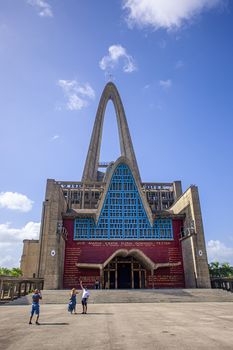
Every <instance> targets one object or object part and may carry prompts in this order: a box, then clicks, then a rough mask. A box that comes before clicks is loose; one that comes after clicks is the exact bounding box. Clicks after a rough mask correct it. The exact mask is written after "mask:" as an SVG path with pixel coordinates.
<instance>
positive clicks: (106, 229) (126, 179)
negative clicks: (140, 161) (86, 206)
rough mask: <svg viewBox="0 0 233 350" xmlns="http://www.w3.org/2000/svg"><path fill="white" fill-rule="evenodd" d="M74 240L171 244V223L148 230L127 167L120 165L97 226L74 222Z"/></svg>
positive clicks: (86, 221)
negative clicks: (167, 241) (164, 241)
mask: <svg viewBox="0 0 233 350" xmlns="http://www.w3.org/2000/svg"><path fill="white" fill-rule="evenodd" d="M74 239H75V240H91V239H93V240H98V239H99V240H172V239H173V230H172V220H171V219H162V218H161V219H157V220H155V221H154V224H153V226H151V224H150V221H149V219H148V217H147V214H146V211H145V208H144V206H143V203H142V200H141V197H140V194H139V192H138V189H137V186H136V184H135V181H134V178H133V175H132V173H131V171H130V169H129V167H128V166H127V165H125V164H120V165H118V167H117V168H116V169H115V171H114V174H113V176H112V179H111V182H110V185H109V188H108V192H107V194H106V197H105V201H104V205H103V208H102V210H101V213H100V216H99V220H98V223H97V224H95V221H94V219H92V218H88V217H86V218H77V219H76V220H75V224H74Z"/></svg>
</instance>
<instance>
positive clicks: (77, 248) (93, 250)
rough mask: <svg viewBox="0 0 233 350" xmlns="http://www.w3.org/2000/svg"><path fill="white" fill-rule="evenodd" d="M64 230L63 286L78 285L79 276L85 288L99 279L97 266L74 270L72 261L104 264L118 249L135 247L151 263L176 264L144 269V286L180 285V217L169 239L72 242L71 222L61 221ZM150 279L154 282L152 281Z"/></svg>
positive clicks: (181, 267)
mask: <svg viewBox="0 0 233 350" xmlns="http://www.w3.org/2000/svg"><path fill="white" fill-rule="evenodd" d="M64 226H65V227H66V229H67V231H68V239H67V241H66V247H65V264H64V276H63V277H64V278H63V287H64V288H73V287H78V286H79V278H81V279H82V280H83V281H84V282H85V284H86V285H87V286H88V288H93V287H94V283H95V280H96V278H99V270H97V269H78V268H77V266H76V263H94V264H101V263H104V262H105V261H106V260H107V259H108V258H109V257H110V256H111V255H112V254H113V253H114V252H115V251H117V250H119V249H127V250H129V251H130V250H131V249H139V250H140V251H142V252H143V253H144V254H145V255H146V256H148V257H149V258H150V259H151V260H152V261H153V262H155V263H179V262H180V265H178V266H173V267H166V268H164V267H162V268H159V269H157V270H155V272H154V277H152V276H151V272H150V271H147V272H146V286H147V288H153V286H154V288H183V287H185V286H184V271H183V262H182V252H181V245H180V241H179V233H180V229H181V226H182V220H173V232H174V240H173V241H74V240H73V236H74V221H73V220H71V219H70V220H68V219H67V220H64ZM153 279H154V281H153Z"/></svg>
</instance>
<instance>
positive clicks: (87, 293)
mask: <svg viewBox="0 0 233 350" xmlns="http://www.w3.org/2000/svg"><path fill="white" fill-rule="evenodd" d="M80 286H81V288H82V290H83V294H82V306H83V312H82V314H86V313H87V299H88V298H89V296H90V293H89V292H88V290H87V288H86V287H85V286H83V283H82V281H80Z"/></svg>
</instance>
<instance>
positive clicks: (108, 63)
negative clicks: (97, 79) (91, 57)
mask: <svg viewBox="0 0 233 350" xmlns="http://www.w3.org/2000/svg"><path fill="white" fill-rule="evenodd" d="M119 61H121V62H123V71H124V72H125V73H132V72H133V71H135V70H136V69H137V68H136V64H135V62H134V59H133V57H132V56H131V55H129V54H128V53H127V51H126V49H125V48H124V47H123V46H121V45H112V46H110V47H109V48H108V55H106V56H104V57H103V58H102V59H101V60H100V62H99V66H100V68H101V69H102V70H108V69H114V68H115V67H116V66H117V64H118V63H119Z"/></svg>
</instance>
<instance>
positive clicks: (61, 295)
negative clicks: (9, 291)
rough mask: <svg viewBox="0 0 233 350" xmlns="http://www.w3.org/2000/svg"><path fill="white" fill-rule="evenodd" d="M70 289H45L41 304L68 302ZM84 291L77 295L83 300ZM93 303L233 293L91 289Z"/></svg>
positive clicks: (221, 298) (219, 297) (204, 298)
mask: <svg viewBox="0 0 233 350" xmlns="http://www.w3.org/2000/svg"><path fill="white" fill-rule="evenodd" d="M69 293H70V291H69V290H43V291H42V296H43V299H42V300H41V304H67V303H68V300H69ZM81 295H82V292H81V291H79V294H78V295H77V302H78V303H80V302H81ZM31 299H32V298H31V295H30V294H29V295H27V296H23V297H21V298H19V299H16V300H14V301H12V302H10V303H8V305H9V304H10V305H28V304H31ZM88 302H89V303H91V304H111V303H172V302H233V293H230V292H227V291H224V290H221V289H143V290H142V289H141V290H132V289H129V290H128V289H127V290H126V289H124V290H119V289H117V290H90V298H89V300H88Z"/></svg>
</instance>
